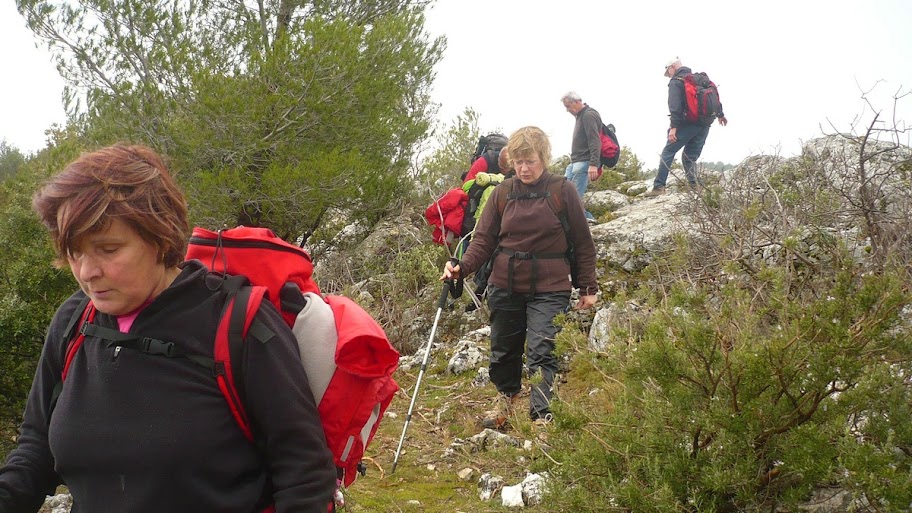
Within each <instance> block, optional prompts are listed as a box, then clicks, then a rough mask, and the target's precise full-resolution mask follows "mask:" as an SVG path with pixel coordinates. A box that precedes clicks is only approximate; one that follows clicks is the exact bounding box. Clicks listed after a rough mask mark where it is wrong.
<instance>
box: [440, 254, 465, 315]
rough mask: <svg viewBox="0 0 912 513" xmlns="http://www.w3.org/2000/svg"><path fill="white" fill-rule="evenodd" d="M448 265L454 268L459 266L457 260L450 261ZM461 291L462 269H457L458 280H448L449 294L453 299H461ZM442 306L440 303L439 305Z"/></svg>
mask: <svg viewBox="0 0 912 513" xmlns="http://www.w3.org/2000/svg"><path fill="white" fill-rule="evenodd" d="M450 264H452V265H453V266H454V267H455V266H457V265H459V260H457V259H455V258H451V259H450ZM462 289H463V279H462V269H461V268H460V269H459V278H457V279H455V280H450V293H451V294H452V295H453V299H459V298H460V297H462ZM441 304H442V303H441Z"/></svg>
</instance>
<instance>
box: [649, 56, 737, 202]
mask: <svg viewBox="0 0 912 513" xmlns="http://www.w3.org/2000/svg"><path fill="white" fill-rule="evenodd" d="M690 73H691V70H690V68H688V67H687V66H683V65H681V60H680V59H679V58H678V57H675V58H674V59H671V60H670V61H668V63H666V65H665V76H666V77H668V78H669V79H670V80H669V82H668V112H669V118H670V124H671V126H670V127H669V128H668V135H667V141H668V142H667V143H666V144H665V148H664V149H663V150H662V158H661V160H660V161H659V171H658V173H657V174H656V177H655V180H654V181H653V184H652V190H651V191H649V192H647V193H646V194H644V196H646V197H654V196H661V195H663V194H665V183H666V181H667V180H668V173H669V171H670V169H671V163H672V162H674V158H675V154H677V153H678V151H679V150H680V149H681V148H684V152H683V153H682V154H681V163H682V164H683V166H684V176H685V177H686V178H687V183H689V184H690V186H691V187H693V188H698V187H699V186H700V184H699V181H698V180H697V175H696V173H695V172H694V168H695V167H696V164H697V159H699V158H700V153H702V152H703V145H704V144H705V143H706V137H707V136H708V135H709V126H710V124H712V121H713V120H712V119H710V121H709V124H706V123H704V122H701V121H688V120H687V118H686V117H685V110H686V108H687V106H686V101H687V98H686V96H685V94H684V77H686V76H687V75H689V74H690ZM717 117H718V119H719V124H720V125H722V126H725V125H727V124H728V120H727V119H725V115H724V114H722V111H721V105H720V106H719V112H718V113H717Z"/></svg>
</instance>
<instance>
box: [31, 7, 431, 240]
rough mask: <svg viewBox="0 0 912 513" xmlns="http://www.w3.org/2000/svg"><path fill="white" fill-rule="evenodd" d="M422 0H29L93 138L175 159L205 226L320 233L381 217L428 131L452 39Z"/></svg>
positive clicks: (72, 106) (77, 118)
mask: <svg viewBox="0 0 912 513" xmlns="http://www.w3.org/2000/svg"><path fill="white" fill-rule="evenodd" d="M425 4H426V2H424V1H417V0H365V1H361V2H341V1H316V0H315V1H312V2H305V1H294V0H282V1H277V2H265V1H262V0H261V1H258V2H257V3H256V4H251V3H249V2H244V1H243V0H224V1H210V0H172V1H165V0H156V1H147V0H87V1H83V2H79V3H78V4H74V3H71V2H68V1H66V0H59V1H55V0H18V1H17V5H18V8H19V11H20V12H21V13H22V14H23V15H24V16H25V18H26V20H27V22H28V25H29V27H30V28H31V29H32V30H33V31H34V32H35V33H36V34H37V35H38V36H39V37H40V38H41V39H42V40H44V41H45V42H46V43H47V44H48V46H49V48H50V49H51V50H52V51H54V53H55V55H56V56H57V60H58V69H59V70H60V72H61V74H62V75H63V77H64V78H65V79H66V90H65V98H66V101H67V106H68V112H69V114H70V117H71V120H72V121H73V122H75V123H76V124H77V126H78V127H79V128H80V131H81V133H82V134H84V135H85V138H86V140H87V141H88V142H89V144H90V145H103V144H110V143H113V142H116V141H119V140H130V141H133V142H142V143H145V144H149V145H151V146H152V147H154V148H156V149H158V150H160V151H162V152H163V153H165V154H167V155H168V156H169V157H170V159H171V164H172V167H173V168H174V169H175V170H176V171H177V172H178V174H179V179H180V180H181V182H182V183H183V184H184V185H185V187H187V189H188V193H189V195H190V199H191V209H192V212H193V217H194V221H195V222H197V223H200V224H204V225H208V226H212V227H219V226H222V225H234V224H246V225H262V226H268V227H270V228H272V229H273V230H275V231H276V233H278V234H279V235H280V236H282V237H284V238H286V239H298V238H300V237H301V236H304V238H306V237H307V236H308V235H309V234H311V233H313V231H314V230H315V229H317V228H318V227H319V226H320V224H321V222H322V221H323V219H324V217H325V216H326V215H327V213H332V212H333V211H336V210H345V211H346V212H348V215H349V216H351V217H352V218H353V220H355V219H357V218H362V219H365V220H368V221H375V220H376V219H377V218H378V217H379V216H380V214H381V213H383V212H385V211H386V210H387V209H389V207H390V206H391V205H394V204H395V203H396V197H397V196H398V194H399V190H400V188H401V186H402V185H403V184H405V185H407V184H408V182H407V181H406V180H405V179H404V178H405V170H406V168H407V166H408V162H409V159H410V157H411V155H412V153H413V151H414V150H413V147H414V145H415V144H416V142H417V141H419V140H420V139H421V138H422V137H423V136H424V135H425V133H426V132H427V130H428V126H429V123H430V121H429V120H430V117H431V115H432V114H433V106H432V104H431V103H430V101H429V94H428V86H429V85H430V82H431V80H432V78H433V66H434V64H435V63H436V62H437V61H438V60H439V58H440V56H441V53H442V51H443V48H444V41H443V40H442V39H437V40H434V41H430V40H429V39H428V37H427V35H426V34H425V33H424V31H423V23H424V17H423V11H422V9H423V7H424V6H425Z"/></svg>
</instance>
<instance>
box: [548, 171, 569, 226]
mask: <svg viewBox="0 0 912 513" xmlns="http://www.w3.org/2000/svg"><path fill="white" fill-rule="evenodd" d="M566 181H567V178H566V177H563V176H557V175H551V179H550V181H549V182H548V206H550V207H551V211H552V212H554V215H556V216H557V217H558V219H560V218H561V217H563V218H564V220H566V218H567V216H566V212H565V208H564V207H565V205H564V196H563V193H562V191H561V188H562V187H563V186H564V182H566ZM562 224H563V221H562Z"/></svg>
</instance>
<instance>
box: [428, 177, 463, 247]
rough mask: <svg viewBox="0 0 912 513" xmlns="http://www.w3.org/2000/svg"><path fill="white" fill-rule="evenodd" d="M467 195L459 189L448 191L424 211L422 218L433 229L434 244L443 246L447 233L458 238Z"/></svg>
mask: <svg viewBox="0 0 912 513" xmlns="http://www.w3.org/2000/svg"><path fill="white" fill-rule="evenodd" d="M468 203H469V195H468V194H466V193H465V191H463V190H462V189H461V188H455V189H450V190H448V191H447V192H446V193H445V194H444V195H443V196H441V197H440V198H439V199H438V200H437V201H435V202H434V203H431V205H430V206H429V207H428V208H427V209H426V210H425V211H424V218H425V219H427V222H428V224H430V225H432V226H433V227H434V234H433V237H434V242H436V243H437V244H444V243H445V241H446V238H447V234H448V233H452V234H454V235H456V236H457V237H459V235H460V234H461V233H462V219H463V217H464V216H465V207H466V205H468Z"/></svg>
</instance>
